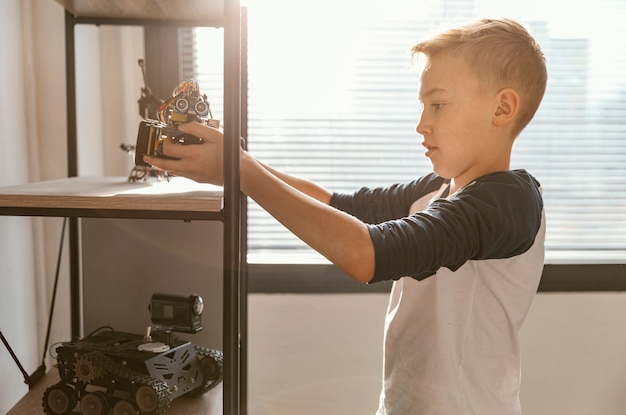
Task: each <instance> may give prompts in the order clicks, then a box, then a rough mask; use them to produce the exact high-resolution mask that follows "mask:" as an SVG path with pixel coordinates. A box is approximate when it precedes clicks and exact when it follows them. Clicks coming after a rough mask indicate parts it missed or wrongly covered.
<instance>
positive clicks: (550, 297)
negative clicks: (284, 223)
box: [249, 276, 626, 415]
mask: <svg viewBox="0 0 626 415" xmlns="http://www.w3.org/2000/svg"><path fill="white" fill-rule="evenodd" d="M294 278H297V276H295V277H294ZM386 297H387V296H386V295H385V294H336V295H319V294H318V295H315V294H314V295H305V294H281V295H267V294H252V295H250V301H249V312H250V317H249V352H250V357H249V381H250V382H249V408H250V411H249V414H250V415H269V414H272V415H282V414H294V413H297V414H298V415H309V414H311V415H313V414H316V415H317V414H321V413H323V414H325V415H335V414H336V415H345V414H374V412H375V410H376V403H377V395H378V391H379V374H380V372H381V363H380V355H381V352H382V348H381V330H382V324H383V318H382V317H383V314H384V312H385V307H386V299H387V298H386ZM625 312H626V294H621V293H563V294H561V293H559V294H553V293H551V294H539V295H538V296H537V298H536V299H535V302H534V304H533V307H532V308H531V311H530V314H529V316H528V319H527V321H526V324H525V326H524V328H523V329H522V353H523V375H522V405H523V410H524V415H547V414H550V415H565V414H567V415H599V414H601V415H623V414H624V408H625V407H626V394H624V390H625V389H626V353H624V350H626V317H625V314H626V313H625Z"/></svg>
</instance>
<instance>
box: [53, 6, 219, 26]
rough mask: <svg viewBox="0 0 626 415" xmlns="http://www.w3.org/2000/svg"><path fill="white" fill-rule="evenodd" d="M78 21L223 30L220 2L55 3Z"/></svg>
mask: <svg viewBox="0 0 626 415" xmlns="http://www.w3.org/2000/svg"><path fill="white" fill-rule="evenodd" d="M56 1H57V2H58V3H60V4H61V5H62V6H63V7H64V8H65V9H66V10H67V11H68V12H70V13H71V14H72V15H73V16H74V17H75V18H77V19H79V20H80V19H103V22H105V23H106V21H107V20H118V21H123V20H128V21H161V22H167V21H176V22H185V21H187V22H189V23H190V24H193V25H199V23H201V22H204V23H205V25H206V26H220V27H221V26H222V21H223V16H224V1H223V0H132V1H128V0H106V1H103V0H56Z"/></svg>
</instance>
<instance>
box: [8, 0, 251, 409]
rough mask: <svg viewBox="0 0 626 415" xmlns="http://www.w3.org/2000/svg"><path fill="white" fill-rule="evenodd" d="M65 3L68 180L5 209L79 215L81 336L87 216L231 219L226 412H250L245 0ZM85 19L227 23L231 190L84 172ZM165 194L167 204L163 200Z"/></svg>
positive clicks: (13, 196)
mask: <svg viewBox="0 0 626 415" xmlns="http://www.w3.org/2000/svg"><path fill="white" fill-rule="evenodd" d="M56 1H57V2H58V3H60V4H61V5H62V6H63V7H64V8H65V47H66V81H67V152H68V178H67V179H60V180H53V181H48V182H39V183H30V184H26V185H19V186H9V187H4V188H0V214H1V215H11V216H48V217H51V216H55V217H68V218H69V251H70V252H69V256H70V298H71V306H70V307H71V308H70V311H71V316H72V321H71V332H72V336H76V335H80V334H82V333H81V332H82V327H81V324H82V323H81V322H82V308H81V302H80V298H81V272H80V247H79V240H80V238H79V222H78V220H79V218H83V217H98V218H101V217H107V218H145V219H182V220H220V221H222V222H223V224H224V241H223V243H224V246H223V250H224V260H223V268H224V276H223V277H224V288H223V290H224V292H223V297H224V310H223V312H224V316H223V319H224V321H223V339H224V344H223V351H224V381H223V411H224V414H229V415H231V414H243V413H245V412H246V399H245V397H246V388H245V385H246V365H245V363H246V362H245V354H246V353H245V352H246V312H247V287H246V275H245V274H246V267H245V227H244V224H245V220H243V219H244V218H245V198H244V197H243V196H242V194H241V192H240V188H239V146H240V137H243V136H245V129H246V122H247V114H246V111H245V106H246V102H245V96H246V94H245V92H246V87H247V84H246V72H245V68H246V62H245V59H246V50H247V45H246V33H245V31H246V23H245V9H243V8H242V7H241V5H240V3H239V0H135V1H132V2H128V1H125V0H107V1H106V2H103V1H101V0H56ZM77 24H93V25H140V26H148V25H164V26H165V25H166V26H173V27H220V28H223V30H224V120H223V121H224V126H225V127H224V157H225V160H224V175H225V182H224V186H223V187H222V188H217V187H214V186H209V185H200V184H198V183H195V182H191V181H188V180H186V179H182V178H175V179H174V180H172V181H171V182H170V183H168V182H161V183H159V182H157V183H129V182H128V180H127V178H122V177H106V178H93V177H78V160H77V158H78V152H77V148H78V143H77V125H76V123H77V119H76V82H75V50H74V47H75V37H74V36H75V34H74V29H75V26H76V25H77ZM155 200H158V203H154V201H155Z"/></svg>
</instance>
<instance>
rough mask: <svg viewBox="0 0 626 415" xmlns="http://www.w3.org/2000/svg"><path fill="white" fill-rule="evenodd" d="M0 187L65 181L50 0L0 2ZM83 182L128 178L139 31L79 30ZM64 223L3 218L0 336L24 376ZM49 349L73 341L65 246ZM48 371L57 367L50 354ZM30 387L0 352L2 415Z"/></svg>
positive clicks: (39, 331)
mask: <svg viewBox="0 0 626 415" xmlns="http://www.w3.org/2000/svg"><path fill="white" fill-rule="evenodd" d="M0 4H1V5H2V12H1V13H0V51H1V52H2V58H1V59H0V82H1V83H2V85H1V87H0V126H2V127H0V128H1V130H2V131H1V132H0V186H11V185H18V184H24V183H29V182H35V181H41V180H51V179H58V178H63V177H66V176H67V155H66V152H67V147H66V131H67V129H66V99H65V95H66V90H65V85H66V82H65V32H64V30H65V26H64V10H63V7H62V6H61V5H60V4H59V3H58V2H55V1H54V0H0ZM75 33H76V75H77V76H76V83H77V91H78V92H77V107H78V111H77V112H78V126H77V127H78V136H79V137H78V138H79V175H81V176H87V175H116V176H126V175H128V173H129V171H130V167H131V160H130V157H129V156H128V155H126V154H125V153H124V152H123V151H122V150H121V149H120V148H119V147H120V144H121V143H128V144H132V143H134V140H135V138H136V129H137V125H138V121H139V119H140V118H139V112H138V108H137V99H138V98H139V92H140V88H141V86H142V79H141V73H140V71H139V68H138V66H137V59H138V58H143V30H142V29H141V28H140V27H107V26H101V27H95V26H91V25H78V26H76V32H75ZM62 224H63V220H62V219H61V218H36V217H34V218H26V217H9V216H0V331H2V334H3V335H4V336H5V337H6V339H7V340H8V342H9V343H10V344H11V346H12V348H13V350H14V352H15V353H16V355H17V357H18V358H19V359H20V361H21V363H22V365H23V366H24V369H25V370H26V372H28V373H32V372H33V371H34V370H35V369H36V368H37V367H38V366H39V364H40V363H41V359H42V356H43V355H44V350H43V345H44V340H45V335H46V329H47V326H48V316H49V312H50V302H51V296H52V288H53V283H54V274H55V270H56V264H57V255H58V252H59V241H60V236H61V230H62ZM64 253H65V255H64V259H63V262H62V266H61V273H60V283H59V287H58V296H57V301H56V306H55V310H54V319H53V324H52V334H51V337H50V344H49V345H54V344H55V343H57V342H61V341H67V340H70V326H69V322H70V314H69V288H68V287H69V286H68V270H67V269H68V267H67V246H65V247H64ZM45 354H46V355H47V356H48V357H47V359H46V367H47V368H48V370H52V369H53V368H52V364H53V361H52V360H51V359H50V357H49V353H48V351H47V350H46V351H45ZM27 390H28V388H27V386H26V385H25V384H24V382H23V376H22V374H21V373H20V371H19V369H18V367H17V365H16V364H15V362H14V361H13V359H12V358H11V356H10V355H9V353H8V351H7V350H6V349H5V347H4V345H0V413H6V412H7V411H8V410H9V409H10V408H11V407H12V406H13V405H14V404H15V403H16V402H17V401H18V400H19V399H20V398H21V397H22V396H23V395H24V394H25V393H26V392H27Z"/></svg>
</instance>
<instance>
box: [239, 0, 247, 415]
mask: <svg viewBox="0 0 626 415" xmlns="http://www.w3.org/2000/svg"><path fill="white" fill-rule="evenodd" d="M240 93H241V98H240V99H241V107H240V108H241V136H242V137H243V138H245V139H246V141H244V143H243V147H244V149H246V150H247V148H248V147H247V139H248V13H247V9H246V8H245V7H242V8H241V91H240ZM240 218H241V222H240V223H241V225H240V226H241V242H240V246H239V252H240V256H241V261H240V274H241V279H240V281H241V286H240V287H239V313H240V316H239V321H240V326H239V332H240V336H239V338H240V353H241V363H240V366H239V386H240V391H239V393H240V396H239V402H240V413H241V415H246V414H247V413H248V260H247V253H248V224H247V218H248V205H247V199H246V195H245V194H243V193H241V207H240Z"/></svg>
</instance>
